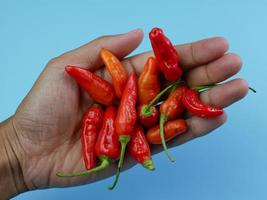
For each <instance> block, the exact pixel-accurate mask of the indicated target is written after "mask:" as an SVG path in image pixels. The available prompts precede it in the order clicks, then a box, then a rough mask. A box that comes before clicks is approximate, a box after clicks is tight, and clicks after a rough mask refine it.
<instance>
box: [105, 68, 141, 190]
mask: <svg viewBox="0 0 267 200" xmlns="http://www.w3.org/2000/svg"><path fill="white" fill-rule="evenodd" d="M136 101H137V78H136V75H135V73H132V74H131V75H130V76H129V79H128V81H127V84H126V86H125V88H124V90H123V94H122V98H121V101H120V105H119V108H118V114H117V117H116V121H115V126H116V131H117V133H118V135H119V141H120V143H121V154H120V161H119V164H118V170H117V174H116V179H115V181H114V183H113V185H112V186H111V187H110V188H109V189H113V188H114V187H115V186H116V184H117V182H118V180H119V175H120V171H121V168H122V166H123V161H124V154H125V150H126V146H127V144H128V142H129V141H130V139H131V134H132V131H133V129H134V126H135V122H136V118H137V116H136V108H135V106H136Z"/></svg>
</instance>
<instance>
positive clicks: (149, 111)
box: [137, 81, 180, 128]
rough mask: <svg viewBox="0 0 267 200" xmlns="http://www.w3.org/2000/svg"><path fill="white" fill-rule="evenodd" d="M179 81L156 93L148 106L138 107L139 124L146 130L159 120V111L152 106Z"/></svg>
mask: <svg viewBox="0 0 267 200" xmlns="http://www.w3.org/2000/svg"><path fill="white" fill-rule="evenodd" d="M179 82H180V81H176V82H174V83H172V84H170V85H169V86H167V87H166V88H165V89H164V90H162V91H161V92H160V93H158V94H157V95H156V96H155V97H154V99H152V100H151V101H150V102H149V103H148V104H144V105H141V106H139V107H138V109H137V112H138V114H137V116H138V120H139V122H140V123H141V124H142V125H144V126H145V127H147V128H151V127H152V126H154V125H156V124H157V122H158V119H159V111H158V110H157V108H156V107H155V106H154V104H155V103H156V102H157V101H158V100H159V99H160V98H161V97H162V96H163V95H164V94H166V92H167V91H168V90H170V89H171V88H173V87H174V86H176V84H178V83H179Z"/></svg>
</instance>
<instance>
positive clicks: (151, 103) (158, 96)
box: [144, 80, 181, 112]
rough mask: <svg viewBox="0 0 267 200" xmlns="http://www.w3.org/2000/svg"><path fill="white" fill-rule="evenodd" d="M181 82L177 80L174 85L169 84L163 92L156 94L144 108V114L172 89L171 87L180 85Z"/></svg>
mask: <svg viewBox="0 0 267 200" xmlns="http://www.w3.org/2000/svg"><path fill="white" fill-rule="evenodd" d="M180 82H181V81H180V80H178V81H175V82H174V83H172V84H170V85H169V86H167V87H166V88H165V89H164V90H162V91H161V92H160V93H158V94H157V96H155V97H154V99H152V101H150V102H149V104H147V105H146V108H145V110H144V112H147V111H148V110H149V109H150V107H151V106H152V105H153V104H155V103H156V102H157V101H158V100H159V99H160V97H161V96H162V95H163V94H165V93H166V92H167V91H168V90H169V89H170V88H172V87H173V86H176V85H177V84H178V83H180Z"/></svg>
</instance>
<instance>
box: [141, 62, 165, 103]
mask: <svg viewBox="0 0 267 200" xmlns="http://www.w3.org/2000/svg"><path fill="white" fill-rule="evenodd" d="M159 92H160V82H159V71H158V67H157V63H156V59H155V58H154V57H149V58H148V59H147V62H146V64H145V66H144V70H143V72H142V73H141V74H140V76H139V78H138V103H139V104H140V105H143V104H148V103H149V102H150V101H152V99H154V97H155V96H157V94H158V93H159Z"/></svg>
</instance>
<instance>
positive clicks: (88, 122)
mask: <svg viewBox="0 0 267 200" xmlns="http://www.w3.org/2000/svg"><path fill="white" fill-rule="evenodd" d="M102 119H103V110H102V108H101V106H100V105H98V104H94V105H92V106H91V107H89V109H88V110H87V111H86V113H85V115H84V117H83V119H82V132H81V142H82V149H83V151H82V152H83V159H84V164H85V168H86V169H87V170H89V169H92V168H94V167H95V165H96V156H95V143H96V139H97V136H98V133H99V130H100V128H101V125H102Z"/></svg>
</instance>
